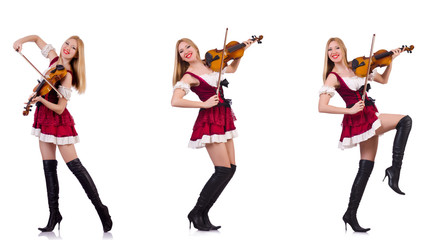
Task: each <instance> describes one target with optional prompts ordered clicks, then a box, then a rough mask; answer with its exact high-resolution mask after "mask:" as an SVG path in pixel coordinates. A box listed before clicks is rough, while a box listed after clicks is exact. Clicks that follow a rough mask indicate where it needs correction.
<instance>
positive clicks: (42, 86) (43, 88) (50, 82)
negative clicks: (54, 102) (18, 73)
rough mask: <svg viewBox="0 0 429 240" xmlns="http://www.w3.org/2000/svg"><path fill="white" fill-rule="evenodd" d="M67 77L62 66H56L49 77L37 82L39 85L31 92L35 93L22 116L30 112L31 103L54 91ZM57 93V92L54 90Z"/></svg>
mask: <svg viewBox="0 0 429 240" xmlns="http://www.w3.org/2000/svg"><path fill="white" fill-rule="evenodd" d="M66 75H67V70H66V69H65V67H64V66H63V65H56V66H55V68H53V69H50V71H49V75H47V76H44V79H43V80H42V81H39V84H37V85H36V86H35V87H34V89H33V92H34V93H35V94H34V95H33V96H32V97H31V98H30V99H29V100H28V103H27V105H26V106H25V107H24V109H25V110H24V111H23V112H22V115H24V116H27V115H28V113H29V112H30V111H31V107H32V105H31V101H32V100H33V99H34V98H35V97H38V96H44V95H46V94H48V93H49V92H50V91H51V90H52V89H55V87H53V86H55V84H56V83H57V82H58V81H60V80H61V79H63V78H64V77H65V76H66ZM55 91H57V90H55Z"/></svg>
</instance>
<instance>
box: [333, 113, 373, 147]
mask: <svg viewBox="0 0 429 240" xmlns="http://www.w3.org/2000/svg"><path fill="white" fill-rule="evenodd" d="M377 116H378V115H377ZM379 127H381V122H380V119H377V120H376V121H375V122H374V123H373V124H372V127H371V129H370V130H368V131H366V132H364V133H362V134H359V135H356V136H353V137H351V138H344V139H343V141H342V142H341V141H340V142H339V143H338V148H340V149H341V150H344V149H348V148H352V147H356V146H357V144H358V143H360V142H364V141H366V140H368V139H370V138H372V137H373V136H375V131H376V130H377V129H378V128H379Z"/></svg>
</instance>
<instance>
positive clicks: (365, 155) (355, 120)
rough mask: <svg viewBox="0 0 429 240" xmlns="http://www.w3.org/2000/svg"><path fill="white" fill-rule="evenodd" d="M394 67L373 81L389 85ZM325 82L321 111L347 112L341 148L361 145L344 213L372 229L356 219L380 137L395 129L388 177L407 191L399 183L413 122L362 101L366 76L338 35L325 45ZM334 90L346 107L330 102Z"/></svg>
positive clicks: (391, 183) (395, 186) (356, 228)
mask: <svg viewBox="0 0 429 240" xmlns="http://www.w3.org/2000/svg"><path fill="white" fill-rule="evenodd" d="M401 52H402V50H401V49H394V50H392V53H393V55H392V60H393V59H395V58H396V57H397V56H399V54H400V53H401ZM391 70H392V64H390V65H388V66H387V67H386V69H385V71H384V73H383V74H379V73H376V72H374V73H372V74H370V76H369V80H370V81H374V82H377V83H381V84H386V83H387V82H388V80H389V75H390V72H391ZM323 83H324V86H323V87H322V88H321V90H320V92H319V94H320V97H319V112H322V113H333V114H344V119H343V122H342V127H343V130H342V133H341V137H340V142H339V147H340V148H341V149H346V148H351V147H354V146H357V145H358V144H359V147H360V159H361V160H360V162H359V170H358V173H357V175H356V178H355V180H354V182H353V185H352V189H351V193H350V199H349V204H348V208H347V211H346V212H345V214H344V216H343V220H344V223H345V224H346V227H347V224H349V225H350V226H351V227H352V228H353V230H354V231H356V232H366V231H368V230H370V229H369V228H362V227H361V226H360V225H359V223H358V221H357V218H356V212H357V209H358V206H359V203H360V201H361V198H362V195H363V193H364V191H365V187H366V184H367V182H368V179H369V177H370V175H371V172H372V169H373V167H374V160H375V155H376V153H377V146H378V136H380V135H381V134H383V133H385V132H388V131H390V130H393V129H396V136H395V139H394V142H393V160H392V166H391V167H389V168H387V169H386V171H385V173H386V176H387V177H388V178H389V182H388V184H389V186H390V187H391V188H392V189H393V190H394V191H395V192H396V193H398V194H404V193H403V192H402V191H401V190H400V189H399V186H398V181H399V175H400V171H401V166H402V159H403V156H404V151H405V146H406V144H407V139H408V135H409V133H410V131H411V125H412V121H411V118H410V117H409V116H405V115H400V114H384V113H381V114H380V113H378V110H377V107H376V106H375V104H374V100H373V99H371V98H369V97H365V99H364V100H362V95H363V85H365V79H364V78H360V77H357V76H356V75H355V73H354V72H353V71H352V69H351V67H350V64H349V63H348V62H347V49H346V47H345V45H344V43H343V41H342V40H341V39H339V38H331V39H329V40H328V42H327V44H326V52H325V64H324V70H323ZM335 91H336V92H337V93H338V94H339V95H340V96H341V97H342V98H343V100H344V101H345V103H346V105H347V107H346V108H343V107H336V106H332V105H330V104H329V101H330V99H331V97H333V96H334V95H335Z"/></svg>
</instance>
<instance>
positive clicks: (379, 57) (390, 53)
mask: <svg viewBox="0 0 429 240" xmlns="http://www.w3.org/2000/svg"><path fill="white" fill-rule="evenodd" d="M392 54H393V52H392V51H389V52H384V53H381V54H378V55H375V56H374V58H375V59H376V60H378V59H381V58H385V57H388V56H390V55H392Z"/></svg>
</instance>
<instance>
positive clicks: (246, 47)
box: [243, 39, 254, 50]
mask: <svg viewBox="0 0 429 240" xmlns="http://www.w3.org/2000/svg"><path fill="white" fill-rule="evenodd" d="M243 43H244V44H245V45H246V46H245V47H244V50H246V49H248V48H249V47H250V45H252V43H254V41H253V40H252V39H249V40H247V41H244V42H243Z"/></svg>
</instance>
